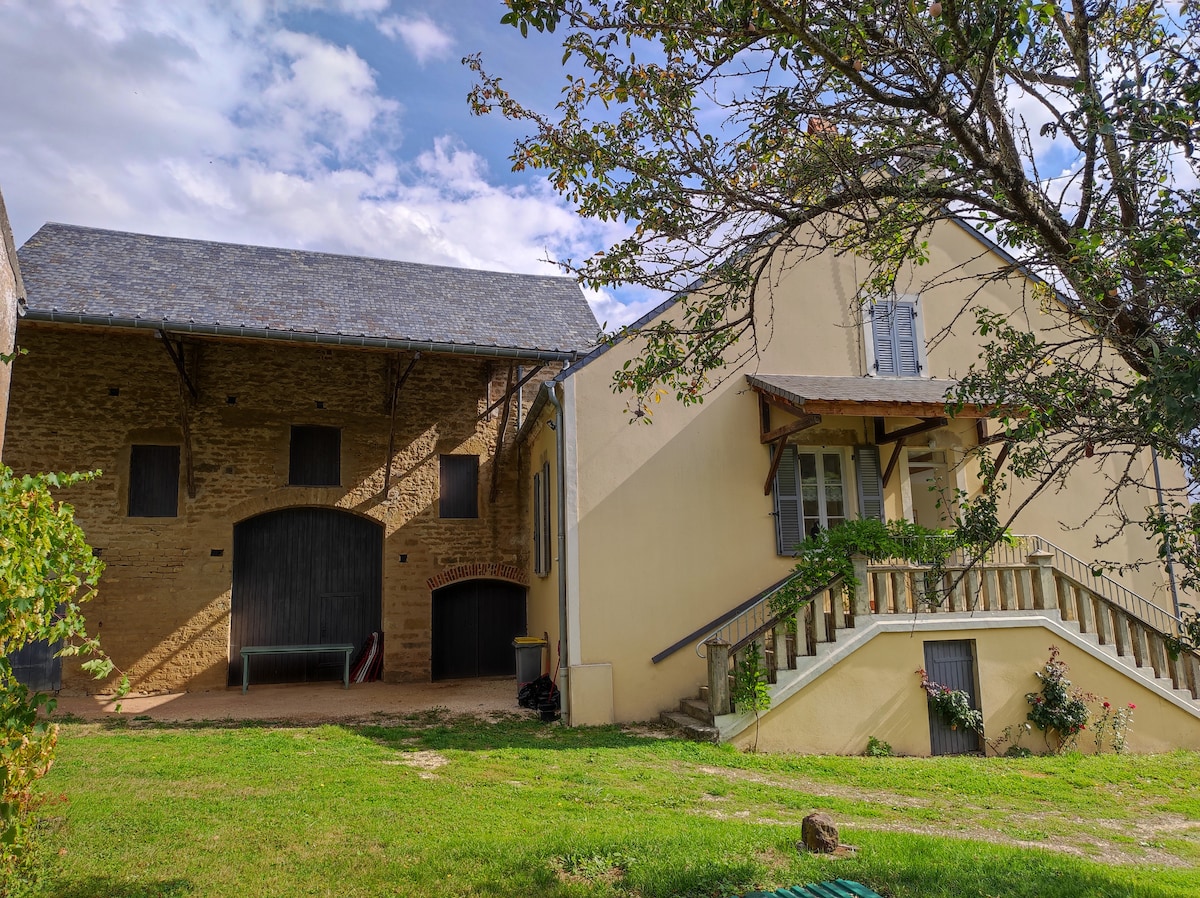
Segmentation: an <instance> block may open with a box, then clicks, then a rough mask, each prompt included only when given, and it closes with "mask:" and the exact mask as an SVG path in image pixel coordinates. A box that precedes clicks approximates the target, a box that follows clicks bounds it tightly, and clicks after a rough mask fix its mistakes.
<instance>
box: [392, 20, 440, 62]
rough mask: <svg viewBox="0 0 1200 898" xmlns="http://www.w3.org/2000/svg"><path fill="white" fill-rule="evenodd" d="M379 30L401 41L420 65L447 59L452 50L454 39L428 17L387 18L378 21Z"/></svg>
mask: <svg viewBox="0 0 1200 898" xmlns="http://www.w3.org/2000/svg"><path fill="white" fill-rule="evenodd" d="M379 30H380V31H381V32H382V33H383V34H385V35H387V36H388V37H390V38H392V39H393V40H395V39H399V40H401V41H403V42H404V45H405V46H406V47H408V49H409V52H411V53H412V54H413V56H415V57H416V58H417V62H419V63H420V64H421V65H425V64H426V63H427V62H429V61H430V60H431V59H446V58H448V57H449V56H450V51H451V50H452V49H453V48H454V39H453V38H452V37H450V35H449V34H447V33H446V32H445V31H443V30H442V29H441V28H439V27H438V26H437V24H436V23H435V22H434V21H433V20H432V19H430V18H429V17H428V16H413V17H400V16H389V17H387V18H385V19H381V20H380V21H379Z"/></svg>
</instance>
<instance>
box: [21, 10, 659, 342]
mask: <svg viewBox="0 0 1200 898" xmlns="http://www.w3.org/2000/svg"><path fill="white" fill-rule="evenodd" d="M503 13H504V6H503V3H502V2H501V0H442V2H436V0H274V2H272V0H211V2H206V0H169V2H164V0H121V2H117V0H38V2H36V3H32V2H28V0H0V83H2V84H4V85H5V90H4V91H3V92H2V93H0V121H2V122H3V123H4V125H3V131H2V132H0V189H2V190H3V192H4V198H5V201H6V204H7V207H8V212H9V217H10V219H11V220H12V224H13V230H14V232H15V236H16V239H17V242H18V244H19V243H21V242H23V241H24V240H25V239H27V238H28V237H29V236H30V235H31V234H33V232H34V231H36V230H37V229H38V228H39V227H40V226H41V225H42V224H43V223H45V222H46V221H60V222H68V223H71V224H80V225H89V226H94V227H103V228H114V229H119V230H128V231H138V232H143V233H152V234H163V235H170V236H178V237H192V238H199V239H207V240H224V241H231V242H237V243H257V244H265V245H271V246H289V247H297V248H303V249H314V250H324V251H330V252H339V253H351V254H355V255H371V256H380V257H385V258H395V259H405V260H409V261H414V262H427V263H432V264H442V265H456V266H469V267H477V268H487V269H494V270H503V271H521V272H550V271H554V270H555V269H554V267H553V266H552V265H551V264H550V263H549V262H547V261H546V260H547V259H554V258H564V257H572V256H574V257H579V256H583V255H590V254H591V253H593V252H595V251H596V250H597V249H600V248H602V247H603V246H606V245H608V244H609V243H611V242H612V241H613V240H614V239H617V238H618V237H620V236H621V235H622V234H623V229H622V228H621V227H620V226H617V225H603V224H597V223H592V222H585V221H583V220H582V219H580V218H579V217H578V216H576V215H575V214H574V213H573V212H572V211H571V209H570V208H569V207H568V206H567V204H566V203H564V202H563V201H562V200H561V199H560V198H559V197H558V196H557V195H556V194H555V193H554V192H553V191H552V190H551V189H550V188H549V187H548V186H547V185H546V184H545V182H544V181H543V180H542V179H541V177H540V176H539V175H538V174H537V173H529V172H527V173H522V174H514V173H513V172H512V171H511V169H510V165H509V162H508V154H509V152H510V150H511V145H512V141H513V139H514V138H515V137H517V136H518V134H519V133H520V132H519V130H518V127H517V126H515V125H513V124H510V123H508V122H505V121H503V120H502V119H499V118H496V117H495V116H488V117H485V118H475V117H473V116H472V115H471V114H470V111H469V108H468V106H467V102H466V94H467V91H468V90H469V89H470V86H471V78H470V73H469V72H468V71H467V70H466V68H465V67H464V66H463V65H462V64H461V62H460V60H461V58H462V57H463V56H464V55H467V54H468V53H474V52H482V53H483V54H484V60H485V62H486V64H487V65H488V67H489V69H490V70H493V71H495V72H496V73H498V74H500V75H502V76H503V77H504V79H505V84H506V85H507V86H508V87H509V89H510V90H511V91H512V92H513V93H514V94H515V95H516V96H518V97H520V98H521V99H522V100H526V101H532V102H534V103H536V104H537V105H540V106H542V107H543V108H547V109H548V108H550V107H551V106H552V105H553V104H554V102H555V101H556V99H557V94H558V90H559V88H560V86H561V85H562V83H563V80H564V78H565V73H564V72H563V70H562V67H561V64H560V63H561V56H562V51H561V47H560V45H559V43H558V42H557V41H556V40H555V39H554V38H553V37H552V36H550V37H547V36H543V35H531V37H530V38H529V39H522V38H521V37H520V35H519V34H518V32H517V31H516V30H515V29H513V28H511V27H509V26H506V25H501V24H500V16H501V15H503ZM589 300H590V301H591V302H592V303H593V307H594V309H595V310H596V313H597V317H598V318H599V319H600V320H601V321H607V322H608V324H609V325H610V326H611V325H614V324H618V323H622V322H624V321H627V320H630V319H632V318H634V317H636V316H637V315H638V314H640V313H641V311H642V310H644V308H646V307H648V306H649V305H652V304H653V303H655V302H656V301H657V300H656V299H654V298H652V297H648V296H644V295H636V294H622V296H621V297H620V300H618V298H617V297H615V296H614V295H612V294H589Z"/></svg>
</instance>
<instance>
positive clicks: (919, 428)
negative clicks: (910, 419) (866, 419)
mask: <svg viewBox="0 0 1200 898" xmlns="http://www.w3.org/2000/svg"><path fill="white" fill-rule="evenodd" d="M949 423H950V419H949V418H925V419H924V420H922V421H921V423H920V424H913V425H911V426H909V427H901V428H900V429H899V430H893V431H892V432H891V433H888V432H887V431H886V430H884V429H883V419H882V418H876V419H875V442H876V443H881V444H882V443H894V442H896V441H897V440H903V439H907V438H908V437H915V436H916V435H917V434H921V433H927V432H929V431H931V430H937V429H938V428H939V427H945V426H946V425H947V424H949Z"/></svg>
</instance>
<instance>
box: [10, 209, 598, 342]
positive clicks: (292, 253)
mask: <svg viewBox="0 0 1200 898" xmlns="http://www.w3.org/2000/svg"><path fill="white" fill-rule="evenodd" d="M18 255H19V257H20V261H21V270H22V273H23V274H24V276H25V287H26V292H27V294H28V300H27V302H28V308H27V315H28V317H29V318H31V319H34V320H56V321H78V322H80V323H85V324H101V325H102V324H111V325H118V326H127V327H155V328H158V327H165V328H166V329H168V330H183V331H190V332H196V333H231V332H235V331H239V330H240V331H242V332H243V333H242V334H241V335H244V336H258V337H266V338H275V339H290V340H295V339H316V338H322V339H323V338H338V339H337V342H343V343H348V344H359V345H391V344H394V343H406V344H407V343H411V344H428V346H427V347H426V348H429V349H431V350H436V349H437V348H438V347H446V348H458V349H461V348H466V347H478V348H479V349H480V351H481V353H482V354H491V353H498V352H500V351H505V354H508V352H509V351H515V350H521V351H525V350H528V351H530V352H531V353H541V354H542V356H544V357H571V356H574V355H575V354H577V353H581V352H585V351H587V350H588V349H589V348H590V347H592V346H593V345H594V344H595V342H596V334H597V332H598V330H599V326H598V325H597V323H596V318H595V316H594V315H593V314H592V311H591V309H590V308H589V307H588V304H587V302H586V301H585V300H584V298H583V294H582V292H581V291H580V289H579V287H578V285H577V284H576V283H575V281H574V280H572V279H570V278H566V277H553V276H540V275H528V274H508V273H502V272H495V271H475V270H471V269H465V268H449V267H443V266H435V265H418V264H415V263H412V262H394V261H388V260H384V259H368V258H360V257H357V256H340V255H333V254H330V253H316V252H302V251H300V250H291V249H274V248H270V247H263V246H242V245H238V244H231V243H215V242H209V241H203V240H181V239H177V238H172V237H155V236H150V235H146V234H130V233H124V232H120V231H107V230H100V229H98V228H85V227H78V226H75V225H64V224H55V223H51V224H47V225H45V226H43V227H42V228H41V229H40V230H39V231H38V232H37V233H36V234H34V235H33V236H32V237H30V238H29V240H28V241H27V242H26V243H25V245H24V246H22V247H21V249H20V250H19V251H18ZM413 348H420V346H419V345H414V346H413ZM489 350H490V351H489Z"/></svg>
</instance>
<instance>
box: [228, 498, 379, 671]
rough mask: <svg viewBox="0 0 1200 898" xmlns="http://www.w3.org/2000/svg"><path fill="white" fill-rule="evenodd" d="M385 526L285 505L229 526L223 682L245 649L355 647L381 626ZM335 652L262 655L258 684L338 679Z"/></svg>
mask: <svg viewBox="0 0 1200 898" xmlns="http://www.w3.org/2000/svg"><path fill="white" fill-rule="evenodd" d="M382 564H383V528H382V527H381V526H380V525H379V524H376V523H375V522H374V521H371V520H368V519H366V518H361V517H358V516H357V515H353V514H350V513H349V512H345V511H339V510H338V509H334V508H285V509H282V510H280V511H272V512H268V513H267V514H263V515H259V516H258V517H255V518H250V519H249V520H246V521H242V523H240V524H238V525H237V526H235V527H234V528H233V600H232V608H231V613H230V629H229V685H231V686H235V685H238V684H240V683H241V682H242V658H241V654H240V651H241V648H242V646H244V645H312V644H317V643H326V642H328V643H337V642H342V643H351V644H353V645H355V646H360V645H362V643H363V642H364V641H365V640H366V638H367V637H368V636H369V635H370V634H371V633H372V631H375V630H379V629H380V621H381V610H380V608H381V606H380V591H381V589H380V584H381V572H382ZM342 659H343V656H341V655H332V654H330V655H324V654H318V655H291V656H287V655H264V656H262V657H261V658H255V659H254V666H253V670H252V673H253V676H254V682H256V683H294V682H304V681H307V680H318V679H321V680H323V679H340V678H341V675H342Z"/></svg>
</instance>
